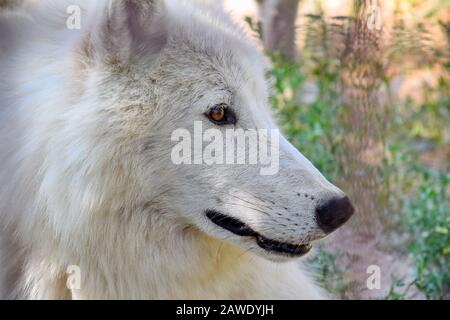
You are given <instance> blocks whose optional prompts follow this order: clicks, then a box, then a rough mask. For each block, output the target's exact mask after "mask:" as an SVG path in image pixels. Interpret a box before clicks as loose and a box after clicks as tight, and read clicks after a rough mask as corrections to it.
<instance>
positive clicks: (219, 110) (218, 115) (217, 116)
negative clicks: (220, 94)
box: [209, 104, 225, 122]
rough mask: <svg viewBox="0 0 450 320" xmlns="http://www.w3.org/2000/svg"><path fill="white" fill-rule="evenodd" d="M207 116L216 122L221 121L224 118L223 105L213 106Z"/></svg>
mask: <svg viewBox="0 0 450 320" xmlns="http://www.w3.org/2000/svg"><path fill="white" fill-rule="evenodd" d="M209 117H210V118H211V120H214V121H216V122H222V121H223V120H224V119H225V105H223V104H221V105H218V106H215V107H214V108H212V109H211V110H210V111H209Z"/></svg>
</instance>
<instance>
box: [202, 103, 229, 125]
mask: <svg viewBox="0 0 450 320" xmlns="http://www.w3.org/2000/svg"><path fill="white" fill-rule="evenodd" d="M205 115H206V116H207V117H208V118H209V120H211V121H212V122H213V123H215V124H218V125H225V124H235V123H236V116H235V114H234V112H233V111H232V110H231V109H230V108H229V107H228V106H227V105H226V104H224V103H221V104H218V105H216V106H214V107H212V108H211V109H210V110H209V111H208V112H207V113H206V114H205Z"/></svg>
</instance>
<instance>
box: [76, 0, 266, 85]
mask: <svg viewBox="0 0 450 320" xmlns="http://www.w3.org/2000/svg"><path fill="white" fill-rule="evenodd" d="M148 2H150V3H153V5H152V6H147V7H146V6H142V7H141V4H139V5H138V4H137V5H136V7H135V8H133V7H129V6H119V7H116V8H110V9H109V10H108V11H107V13H106V14H105V16H104V17H103V20H106V21H103V22H102V23H100V26H99V24H98V22H96V23H93V24H91V26H90V27H89V30H88V32H87V33H86V34H85V35H87V36H85V37H83V41H82V45H81V50H80V52H81V53H82V55H81V56H86V55H88V56H90V57H94V56H97V57H101V58H100V59H101V60H102V62H105V61H106V62H108V65H109V66H111V67H113V68H114V69H115V70H116V71H117V70H121V69H122V67H123V66H124V65H125V66H129V65H130V64H131V65H133V64H134V65H136V66H138V67H139V68H141V70H143V71H145V72H147V71H148V69H149V67H153V69H154V70H155V71H158V73H159V74H161V73H162V72H163V73H165V74H166V75H167V76H172V78H173V79H175V78H176V77H177V76H179V77H183V79H186V78H191V79H193V80H199V83H202V82H203V81H208V82H210V83H212V84H217V85H221V84H222V85H223V84H228V85H230V86H236V85H237V84H241V83H242V82H247V81H248V80H252V81H259V82H260V83H259V86H264V83H262V81H264V70H265V68H266V66H267V65H266V60H264V59H263V56H262V55H261V53H260V51H259V50H258V49H257V48H255V43H253V41H251V37H250V36H249V34H248V33H247V32H246V31H245V29H244V28H243V27H242V26H239V25H238V24H237V23H235V22H233V21H232V20H231V19H230V18H229V16H228V15H227V13H226V12H224V11H223V9H222V8H219V7H218V6H217V5H211V4H210V5H205V4H201V3H200V4H198V5H195V6H193V5H192V4H191V3H188V2H186V1H183V0H165V1H163V0H154V1H141V2H140V3H148ZM189 2H191V1H189ZM194 2H195V1H194ZM120 3H137V1H133V0H123V1H121V2H120ZM136 11H138V12H136ZM146 11H147V12H146ZM136 15H138V16H140V17H136ZM94 19H95V17H94ZM130 19H131V20H136V21H135V22H133V23H131V22H127V21H128V20H130ZM124 21H125V22H124ZM130 39H131V40H130ZM96 51H98V52H96ZM105 53H107V54H106V57H107V59H105ZM155 62H156V63H155ZM158 66H159V67H160V68H158ZM161 67H163V68H164V70H161ZM125 70H127V68H126V69H125ZM138 70H139V69H133V72H135V73H136V72H138ZM167 80H170V78H169V79H167Z"/></svg>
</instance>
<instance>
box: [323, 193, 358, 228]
mask: <svg viewBox="0 0 450 320" xmlns="http://www.w3.org/2000/svg"><path fill="white" fill-rule="evenodd" d="M354 211H355V210H354V208H353V205H352V203H351V202H350V199H349V198H348V197H347V196H345V197H341V198H338V197H334V198H332V199H331V200H328V201H327V202H325V203H324V204H322V205H320V206H319V207H317V209H316V220H317V223H318V224H319V226H320V228H321V229H322V230H323V231H324V232H326V233H330V232H332V231H334V230H336V229H337V228H339V227H340V226H342V225H343V224H344V223H345V222H347V220H348V219H350V217H351V216H352V215H353V212H354Z"/></svg>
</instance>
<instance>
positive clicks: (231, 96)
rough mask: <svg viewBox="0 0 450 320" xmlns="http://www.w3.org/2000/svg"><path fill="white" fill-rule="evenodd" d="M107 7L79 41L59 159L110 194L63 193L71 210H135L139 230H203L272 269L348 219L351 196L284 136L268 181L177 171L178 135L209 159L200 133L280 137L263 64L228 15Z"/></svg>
mask: <svg viewBox="0 0 450 320" xmlns="http://www.w3.org/2000/svg"><path fill="white" fill-rule="evenodd" d="M103 4H106V5H102V6H101V12H102V13H103V14H102V15H101V16H96V17H95V18H94V19H89V20H90V22H86V23H85V24H84V25H83V23H82V29H81V30H80V37H79V39H80V40H79V41H77V42H76V46H75V48H76V50H75V51H76V55H75V64H74V68H73V75H72V79H73V85H72V86H71V89H70V90H71V92H69V96H70V99H71V101H72V103H73V104H74V110H75V109H76V107H77V106H79V109H78V111H77V113H75V112H73V114H72V113H71V112H69V114H72V115H74V114H77V115H76V116H74V117H72V118H71V119H70V121H68V124H67V126H68V127H70V128H68V127H66V128H65V129H64V130H65V132H66V133H67V135H65V136H64V132H62V133H61V134H62V135H63V136H64V139H65V140H64V141H66V142H65V145H64V146H62V148H67V150H70V151H68V152H58V157H64V155H70V159H72V160H70V159H66V161H65V163H70V164H71V165H73V159H74V155H75V154H78V155H80V157H78V159H82V161H83V163H82V164H79V165H78V166H77V169H76V174H75V175H76V177H77V178H76V179H78V180H79V181H78V183H81V182H80V181H84V182H83V183H84V186H85V189H84V190H86V191H85V192H86V193H91V194H92V193H96V194H99V193H101V194H102V195H101V197H92V198H90V195H86V196H79V197H78V198H76V199H75V198H74V199H67V195H66V196H64V201H66V202H65V203H67V202H71V201H72V202H76V201H78V202H79V203H83V204H84V205H85V206H86V207H89V208H93V207H102V208H103V209H104V211H109V212H118V211H120V210H118V209H123V210H122V212H125V211H127V210H128V209H129V212H131V214H133V215H141V217H138V219H142V221H145V220H146V219H147V217H148V216H149V215H150V216H159V217H162V219H165V220H164V221H166V222H165V223H167V224H172V225H173V226H174V228H176V229H177V230H183V229H184V228H195V229H198V230H200V231H201V232H204V233H206V234H207V235H209V236H212V237H214V238H217V239H219V240H223V241H225V242H228V243H232V244H234V245H237V246H239V247H241V248H242V249H244V250H250V251H252V252H254V253H256V254H259V255H262V256H264V257H267V258H269V259H276V260H279V259H285V258H290V257H297V256H300V255H303V254H304V253H306V252H307V251H308V250H309V249H310V243H311V241H313V240H316V239H319V238H322V237H324V236H325V235H327V234H328V233H330V232H331V231H333V230H334V229H336V228H337V227H339V226H340V225H342V224H343V223H344V222H345V221H347V220H348V219H349V217H350V216H351V215H352V213H353V208H352V205H351V204H350V202H349V200H348V198H347V197H346V195H345V194H344V193H343V192H342V191H341V190H340V189H338V188H337V187H336V186H334V185H332V184H331V183H329V182H328V181H327V180H326V179H325V178H324V177H323V176H322V174H321V173H320V172H318V170H317V169H316V168H315V167H314V166H313V165H312V164H311V163H310V162H309V161H308V160H307V159H306V158H305V157H304V156H303V155H302V154H301V153H300V152H299V151H297V150H296V149H295V148H294V147H293V146H292V145H291V144H290V143H289V142H288V141H287V140H286V139H285V138H283V137H280V138H279V140H278V148H277V150H275V151H274V152H275V154H276V155H277V158H276V161H277V163H278V165H277V170H276V172H274V173H272V174H270V175H263V174H261V168H262V167H264V166H267V164H261V163H256V164H236V163H232V164H231V163H221V164H217V163H216V164H211V163H209V164H208V163H205V162H200V163H194V162H195V161H194V162H193V163H191V164H189V163H175V162H174V161H173V153H174V148H175V147H176V145H177V143H178V142H180V141H174V139H173V134H174V132H176V131H177V130H179V129H183V130H185V131H184V132H187V133H189V134H191V138H192V140H191V141H190V143H191V144H190V145H192V148H193V151H192V153H193V154H194V153H195V152H203V151H204V149H202V148H200V149H197V150H194V149H195V146H194V145H195V143H196V142H195V141H194V140H195V139H197V140H198V139H205V135H203V136H201V137H200V138H199V137H198V135H197V137H196V136H195V135H196V133H195V126H196V124H197V125H198V124H200V125H201V128H202V130H203V131H202V132H203V133H205V132H206V131H207V130H209V131H208V132H209V133H215V134H217V135H218V136H220V134H221V133H222V134H223V137H225V136H226V131H227V130H235V129H241V130H243V131H244V132H245V131H248V130H256V131H258V130H260V129H265V130H274V129H276V124H275V123H274V121H273V118H272V116H271V114H270V111H269V106H268V88H267V84H266V80H265V67H266V63H265V61H264V58H263V56H262V54H261V53H260V52H259V51H258V50H257V49H256V48H255V47H254V45H253V44H252V43H250V42H249V40H247V38H246V36H245V35H244V32H242V31H241V30H240V29H239V28H238V27H237V26H235V25H234V24H233V23H232V22H231V21H230V19H229V18H228V16H227V15H226V14H225V13H224V12H223V11H222V10H221V9H220V8H218V7H216V6H213V5H205V4H202V3H197V2H195V4H193V2H192V1H178V0H166V1H162V0H144V1H137V0H116V1H106V2H104V3H103ZM96 5H98V4H96ZM93 11H94V12H98V10H93ZM79 110H83V112H80V111H79ZM78 135H79V136H81V135H82V136H83V137H84V138H83V139H80V138H78ZM86 137H88V138H86ZM209 139H210V140H212V139H211V138H209ZM206 140H207V139H206ZM203 147H204V146H203ZM60 151H61V150H60ZM216 152H217V151H216ZM250 152H251V151H250V148H248V150H246V151H245V154H246V156H250V155H249V153H250ZM81 155H82V156H81ZM67 157H69V156H67ZM77 161H79V160H77ZM71 170H75V169H73V166H72V167H70V168H65V169H64V168H62V169H61V174H62V175H64V174H67V173H68V172H70V171H71ZM55 176H57V175H55ZM98 176H100V177H101V178H98ZM93 177H96V178H93ZM72 179H74V178H73V177H72ZM94 179H95V181H94ZM99 181H101V182H99ZM54 191H55V192H56V193H58V192H61V191H59V190H54ZM89 199H95V201H94V200H92V201H91V200H89ZM119 200H120V201H119ZM94 202H95V203H94ZM108 206H110V207H108ZM130 208H140V209H141V210H132V209H130ZM178 227H179V228H178ZM180 232H181V231H180Z"/></svg>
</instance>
